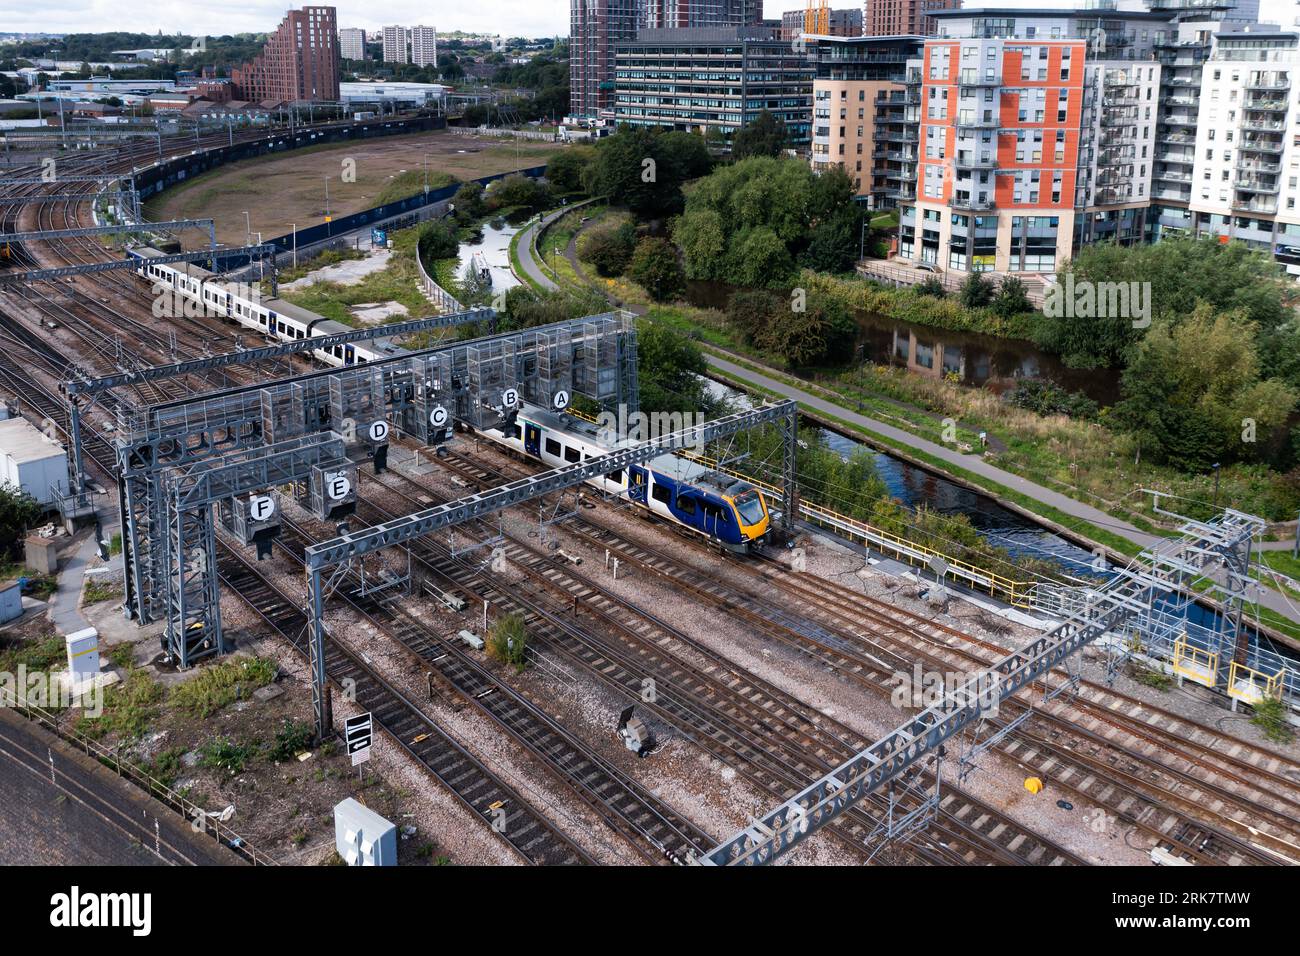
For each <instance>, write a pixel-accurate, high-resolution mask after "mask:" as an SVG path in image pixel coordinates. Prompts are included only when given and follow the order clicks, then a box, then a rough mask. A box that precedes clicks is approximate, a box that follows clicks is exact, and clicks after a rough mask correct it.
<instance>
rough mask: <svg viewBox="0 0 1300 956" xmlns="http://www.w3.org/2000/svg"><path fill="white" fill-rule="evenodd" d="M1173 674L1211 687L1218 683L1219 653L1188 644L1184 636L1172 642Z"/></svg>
mask: <svg viewBox="0 0 1300 956" xmlns="http://www.w3.org/2000/svg"><path fill="white" fill-rule="evenodd" d="M1234 666H1235V665H1234ZM1174 673H1176V674H1181V675H1182V676H1183V677H1185V678H1187V679H1188V680H1191V681H1195V682H1196V683H1198V684H1202V685H1204V686H1206V687H1213V686H1215V684H1217V683H1218V682H1219V676H1218V675H1219V652H1218V651H1206V650H1202V649H1201V648H1199V647H1197V646H1196V645H1195V644H1189V643H1188V642H1187V635H1186V634H1184V635H1183V636H1182V637H1180V638H1179V639H1178V640H1176V641H1174Z"/></svg>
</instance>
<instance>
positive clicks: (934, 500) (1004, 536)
mask: <svg viewBox="0 0 1300 956" xmlns="http://www.w3.org/2000/svg"><path fill="white" fill-rule="evenodd" d="M704 382H705V387H706V388H707V390H708V393H709V394H710V395H712V396H713V397H715V398H722V399H725V400H726V401H728V402H730V403H731V404H732V405H733V406H734V407H735V408H739V409H743V408H752V407H753V401H752V400H751V399H750V397H749V395H748V394H747V393H745V392H743V391H740V390H738V389H735V388H732V387H731V386H730V385H726V384H724V383H722V382H718V381H715V380H713V379H705V380H704ZM803 424H804V425H806V426H809V427H812V428H815V429H816V430H817V431H818V432H819V433H820V435H821V436H822V438H823V439H824V441H825V443H826V446H827V447H828V448H830V449H831V450H832V451H835V452H837V453H838V454H840V455H842V456H843V457H845V458H848V457H849V456H851V455H853V454H854V453H856V452H858V451H863V452H866V454H868V455H869V456H870V457H871V459H872V462H873V464H874V465H875V468H876V473H877V474H878V475H879V476H880V478H881V480H882V481H883V482H884V483H885V486H886V487H887V488H888V489H889V493H890V494H891V495H892V496H893V497H895V498H897V499H898V500H899V501H901V502H902V503H903V504H904V505H906V506H907V507H909V508H912V509H915V508H917V507H919V506H921V505H925V506H927V507H929V508H930V509H932V510H934V511H940V512H944V513H945V514H963V515H965V516H966V517H967V518H968V519H969V520H970V523H971V525H972V527H974V528H975V530H977V531H978V532H979V533H980V534H981V535H982V536H983V537H984V538H985V539H986V540H988V541H989V542H991V543H993V544H996V545H998V546H1000V547H1003V548H1005V549H1006V550H1007V551H1008V552H1009V553H1010V554H1012V555H1013V556H1016V557H1026V558H1028V557H1033V558H1043V559H1047V560H1055V561H1056V562H1057V563H1058V564H1059V565H1060V566H1061V569H1062V570H1063V571H1064V572H1065V573H1067V574H1070V575H1074V576H1077V577H1086V578H1091V579H1093V580H1095V579H1096V575H1097V569H1096V568H1095V567H1094V566H1093V560H1094V557H1093V554H1092V552H1090V551H1088V550H1087V549H1086V548H1083V547H1080V546H1079V545H1077V544H1075V543H1074V542H1072V541H1070V540H1068V539H1066V538H1063V537H1061V536H1060V535H1058V534H1056V533H1055V532H1052V531H1049V530H1047V529H1046V528H1044V527H1043V526H1042V525H1039V524H1038V523H1037V522H1035V521H1033V520H1032V519H1030V518H1026V517H1025V516H1024V515H1022V514H1020V513H1019V512H1016V511H1011V510H1010V509H1008V508H1005V507H1003V506H1002V505H1000V504H998V502H997V500H996V499H994V498H992V497H990V496H989V495H986V494H982V493H980V492H978V491H972V490H970V489H969V488H966V487H964V486H963V485H959V484H957V483H956V482H954V481H951V480H950V479H948V478H945V477H943V476H942V475H939V474H936V473H935V472H932V471H929V470H928V469H925V468H920V467H918V466H916V465H913V464H912V463H910V462H907V461H904V460H903V459H901V458H896V457H895V456H893V455H891V454H889V453H888V452H884V451H880V450H879V449H876V448H872V447H871V446H870V445H867V444H865V443H864V442H862V441H859V440H858V439H856V438H850V437H849V436H847V435H844V434H842V433H840V432H838V431H835V430H834V429H831V428H826V427H823V426H821V425H819V424H817V423H816V422H812V421H809V420H807V419H804V420H803ZM1106 570H1107V571H1108V572H1109V571H1114V570H1116V568H1115V566H1114V565H1111V564H1109V563H1107V565H1106ZM1176 604H1177V602H1175V601H1174V600H1172V599H1165V600H1162V601H1159V602H1158V604H1157V606H1163V607H1165V608H1166V609H1167V610H1170V611H1172V610H1173V609H1174V608H1175V606H1176ZM1187 615H1188V619H1189V620H1190V621H1192V622H1193V623H1195V624H1199V625H1201V626H1202V627H1206V628H1210V629H1212V630H1216V629H1218V627H1219V615H1218V613H1217V612H1216V611H1215V610H1214V609H1213V608H1210V607H1208V606H1206V605H1203V604H1200V603H1196V604H1194V605H1192V606H1191V607H1190V608H1188V609H1187ZM1245 630H1246V631H1247V632H1248V633H1249V634H1250V635H1251V638H1252V639H1253V640H1262V639H1261V638H1260V636H1259V635H1258V633H1257V632H1256V630H1255V629H1254V628H1253V627H1251V626H1250V625H1249V624H1248V623H1247V624H1246V625H1245ZM1265 644H1266V646H1269V647H1271V648H1272V649H1273V650H1276V651H1277V652H1278V653H1281V654H1282V655H1283V656H1285V657H1287V658H1288V659H1296V660H1297V661H1300V655H1296V654H1295V653H1294V652H1292V651H1291V650H1290V649H1289V648H1286V647H1280V646H1273V645H1272V644H1271V642H1267V641H1265Z"/></svg>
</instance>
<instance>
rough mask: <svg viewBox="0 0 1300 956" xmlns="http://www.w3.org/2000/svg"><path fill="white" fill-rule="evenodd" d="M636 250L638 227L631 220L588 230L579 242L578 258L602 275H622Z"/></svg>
mask: <svg viewBox="0 0 1300 956" xmlns="http://www.w3.org/2000/svg"><path fill="white" fill-rule="evenodd" d="M635 251H636V227H635V226H633V225H632V223H630V222H624V223H621V224H619V225H613V224H610V225H607V226H600V227H598V228H596V229H591V230H588V231H587V232H586V233H584V234H583V236H582V239H581V241H580V242H579V243H578V258H580V259H581V260H582V261H583V262H588V263H590V264H591V265H593V266H594V267H595V268H596V272H598V273H599V274H600V275H602V276H621V275H622V274H623V273H624V272H625V271H626V270H627V267H628V264H629V263H630V262H631V261H632V254H633V253H634V252H635Z"/></svg>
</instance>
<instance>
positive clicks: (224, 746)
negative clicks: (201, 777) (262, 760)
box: [199, 737, 257, 776]
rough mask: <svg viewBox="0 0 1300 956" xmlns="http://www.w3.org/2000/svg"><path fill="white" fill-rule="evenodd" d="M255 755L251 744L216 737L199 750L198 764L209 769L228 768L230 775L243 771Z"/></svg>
mask: <svg viewBox="0 0 1300 956" xmlns="http://www.w3.org/2000/svg"><path fill="white" fill-rule="evenodd" d="M256 756H257V747H256V746H254V745H253V744H237V743H235V742H234V741H233V740H231V739H230V738H229V737H218V738H217V739H216V740H213V741H211V742H209V743H207V744H205V745H204V746H203V749H202V750H200V751H199V766H200V767H206V768H208V769H209V770H228V771H230V774H231V776H234V775H235V774H239V773H243V771H244V768H245V767H246V766H248V765H249V764H250V763H252V761H253V758H254V757H256Z"/></svg>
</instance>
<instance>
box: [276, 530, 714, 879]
mask: <svg viewBox="0 0 1300 956" xmlns="http://www.w3.org/2000/svg"><path fill="white" fill-rule="evenodd" d="M283 528H284V533H282V534H281V538H280V540H279V542H278V543H279V544H281V545H282V546H283V547H284V548H285V549H286V550H287V551H288V552H289V553H290V554H291V555H292V557H293V558H294V559H295V560H296V561H298V562H299V563H301V561H302V557H303V552H304V549H305V545H306V543H307V542H308V541H309V540H311V535H310V534H308V533H307V532H306V531H305V530H304V529H302V528H301V527H300V526H298V525H296V524H294V523H293V522H292V521H285V523H284V526H283ZM348 601H349V603H351V604H352V605H353V607H354V609H355V610H356V611H357V612H358V613H360V614H361V615H363V616H364V617H365V618H366V619H367V620H368V621H369V622H370V623H372V624H373V625H374V626H375V627H376V628H379V629H380V630H382V632H383V633H384V634H385V635H386V636H389V637H392V638H393V639H394V640H396V641H397V642H398V643H399V644H400V645H401V646H402V647H404V648H406V649H407V650H408V651H410V652H411V653H412V654H414V655H415V656H416V657H417V658H418V659H419V660H420V662H421V665H422V666H423V667H427V668H430V669H431V670H433V671H434V672H435V673H437V674H438V675H439V676H440V677H441V678H442V680H444V681H445V682H446V683H447V685H448V686H450V687H451V688H453V689H454V690H455V691H456V693H457V694H458V695H459V696H460V697H461V698H463V699H464V700H465V701H466V702H468V703H470V704H471V705H472V706H474V707H475V708H476V709H477V710H479V711H480V712H481V713H483V714H484V715H485V716H486V717H488V718H489V719H490V720H492V721H493V722H494V723H495V724H496V725H497V726H499V727H500V728H501V729H502V730H503V731H504V732H506V733H507V734H509V735H510V736H511V737H512V738H513V739H514V740H516V741H517V742H518V743H520V744H521V745H522V746H523V747H524V748H525V749H526V750H527V751H529V752H530V753H532V754H533V755H534V756H535V757H537V758H538V759H540V760H541V761H542V762H543V764H544V765H545V766H547V767H548V768H550V769H551V770H552V772H554V773H555V774H556V775H557V776H558V777H559V779H561V780H562V781H563V782H565V783H566V784H568V785H569V786H570V787H571V788H573V790H574V792H575V793H576V794H577V795H578V796H579V798H580V799H582V800H583V802H585V803H586V804H587V805H588V806H589V807H591V808H592V809H593V810H594V811H595V812H597V813H598V814H599V815H600V816H601V818H602V819H603V820H604V821H605V823H606V824H607V825H608V826H610V828H611V829H612V830H614V831H615V832H617V833H619V834H621V835H622V836H623V837H625V838H626V839H628V840H629V841H630V842H631V843H632V845H633V846H634V847H637V848H638V852H640V853H641V854H642V856H643V857H644V858H645V859H646V860H647V861H654V860H655V859H656V858H657V859H666V860H669V861H672V862H677V863H682V862H685V861H686V860H687V859H688V858H689V857H690V855H691V854H693V853H700V852H702V851H704V850H706V849H708V848H709V847H711V846H712V845H713V842H714V841H713V838H712V837H711V836H710V835H709V834H707V833H705V832H704V831H703V830H701V829H699V828H698V827H696V826H695V825H694V824H693V823H691V822H690V821H688V820H686V819H685V818H683V817H681V816H680V815H679V814H677V813H676V811H674V810H673V809H672V808H671V807H669V806H668V805H667V804H665V803H664V802H663V801H662V800H660V799H659V798H658V797H655V796H654V795H653V794H651V793H650V792H649V791H648V790H646V789H645V788H644V787H642V786H641V785H640V784H638V783H636V782H635V781H634V780H632V779H631V778H629V777H628V776H627V775H626V774H624V773H623V772H622V771H621V770H619V769H618V768H617V767H615V766H613V765H612V764H611V763H610V762H609V761H607V760H606V759H605V758H603V757H602V756H601V755H599V754H598V753H596V751H595V750H593V749H592V748H591V747H589V746H588V745H587V744H585V743H583V742H582V741H581V740H579V739H578V738H576V737H575V736H574V735H573V734H572V733H570V732H569V731H568V730H566V729H565V728H564V727H563V726H561V725H560V724H559V723H558V722H557V721H556V720H555V719H554V718H552V717H550V716H549V715H548V714H547V713H545V712H544V711H543V710H542V709H541V708H539V707H538V706H537V705H536V704H534V703H533V702H532V701H530V700H528V699H527V698H525V697H524V696H523V695H521V694H519V693H518V692H516V691H515V690H513V689H512V688H511V687H509V685H507V684H506V683H504V682H503V681H501V680H500V679H499V678H497V677H496V676H495V675H494V674H492V673H491V672H490V671H489V670H488V669H487V668H485V667H484V666H483V665H481V664H479V663H478V662H477V661H475V660H474V659H472V658H471V657H470V656H469V655H467V654H465V653H464V652H463V651H462V650H461V649H460V648H459V647H458V646H457V645H456V644H455V643H453V642H451V641H447V640H444V639H443V638H442V637H441V636H439V635H437V634H435V633H433V632H432V631H431V630H430V629H429V628H428V627H427V626H426V625H425V624H424V623H423V622H421V621H419V620H418V619H416V618H415V617H414V616H412V615H411V614H409V613H406V612H404V611H402V610H401V609H398V608H392V607H387V606H385V605H382V604H380V603H378V602H376V601H374V600H366V599H358V598H355V597H352V596H348ZM646 847H648V848H649V849H650V850H651V851H652V853H650V854H647V853H646V852H645V849H644V848H646Z"/></svg>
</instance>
